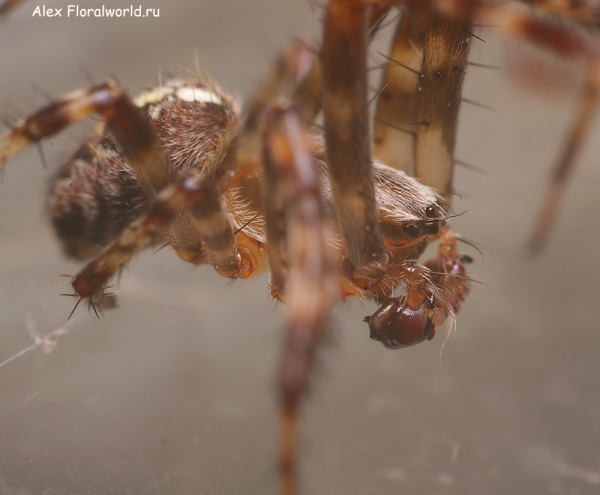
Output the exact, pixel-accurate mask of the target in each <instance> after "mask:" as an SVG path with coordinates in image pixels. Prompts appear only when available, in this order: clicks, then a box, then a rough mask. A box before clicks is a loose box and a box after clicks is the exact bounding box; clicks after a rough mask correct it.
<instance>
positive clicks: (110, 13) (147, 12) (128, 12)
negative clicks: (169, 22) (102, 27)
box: [32, 5, 160, 17]
mask: <svg viewBox="0 0 600 495" xmlns="http://www.w3.org/2000/svg"><path fill="white" fill-rule="evenodd" d="M63 10H64V9H63V8H49V7H46V6H45V5H41V6H39V5H38V6H37V7H35V9H34V10H33V14H32V16H33V17H160V9H144V8H143V7H142V6H141V5H139V6H137V7H134V6H133V5H130V6H129V7H125V8H117V9H115V8H108V7H105V6H104V5H102V6H101V7H96V8H81V7H79V5H68V6H67V11H66V12H63ZM63 14H64V16H63Z"/></svg>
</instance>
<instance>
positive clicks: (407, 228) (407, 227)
mask: <svg viewBox="0 0 600 495" xmlns="http://www.w3.org/2000/svg"><path fill="white" fill-rule="evenodd" d="M402 230H404V232H405V233H406V234H408V235H409V236H410V237H419V235H420V234H421V229H419V227H417V226H416V225H415V224H414V223H406V224H404V225H403V226H402Z"/></svg>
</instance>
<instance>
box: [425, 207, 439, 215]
mask: <svg viewBox="0 0 600 495" xmlns="http://www.w3.org/2000/svg"><path fill="white" fill-rule="evenodd" d="M425 215H426V216H427V218H435V217H436V216H437V209H436V208H435V207H434V206H428V207H427V208H425Z"/></svg>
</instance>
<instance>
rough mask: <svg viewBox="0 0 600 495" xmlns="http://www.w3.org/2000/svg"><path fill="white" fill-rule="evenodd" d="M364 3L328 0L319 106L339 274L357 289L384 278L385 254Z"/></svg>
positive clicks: (366, 11)
mask: <svg viewBox="0 0 600 495" xmlns="http://www.w3.org/2000/svg"><path fill="white" fill-rule="evenodd" d="M368 22H369V5H368V4H367V3H365V2H364V1H363V0H351V1H346V0H331V1H330V2H329V3H328V4H327V7H326V11H325V25H324V34H323V48H322V64H323V108H324V115H325V140H326V145H327V164H328V172H329V178H330V183H331V189H332V195H333V203H334V205H335V214H336V219H337V223H338V226H339V231H340V234H341V235H342V238H343V240H344V245H345V248H346V252H347V253H348V254H347V259H346V260H344V265H343V270H344V272H345V274H346V275H347V276H348V278H349V279H351V280H353V281H355V283H356V284H358V285H360V286H363V287H370V286H374V285H376V284H377V283H378V282H379V281H380V280H381V279H382V278H383V276H384V274H385V269H386V267H387V264H388V253H387V251H386V249H385V246H384V244H383V239H382V236H381V229H380V226H379V223H378V219H377V211H376V204H375V193H374V186H373V169H372V161H371V138H370V131H369V117H368V104H367V76H366V60H367V59H366V57H367V30H368Z"/></svg>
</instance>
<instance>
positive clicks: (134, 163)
mask: <svg viewBox="0 0 600 495" xmlns="http://www.w3.org/2000/svg"><path fill="white" fill-rule="evenodd" d="M94 113H95V114H97V115H99V116H100V117H102V118H103V119H104V120H105V121H106V125H107V126H108V128H109V129H110V131H111V133H112V134H113V135H114V136H115V137H116V139H117V141H118V143H119V145H120V146H121V148H122V150H123V152H124V154H125V157H126V158H127V161H128V163H129V164H130V165H131V167H132V168H133V169H134V171H135V173H136V175H137V177H138V179H139V180H140V183H141V184H142V187H143V188H144V191H145V193H146V194H147V196H148V197H149V198H151V197H153V196H154V195H155V192H156V191H159V190H160V189H162V188H163V187H164V186H166V185H167V184H168V183H169V182H171V180H172V178H173V171H172V169H171V166H170V164H169V160H168V158H167V156H166V155H165V154H164V152H163V150H162V148H161V145H160V143H159V141H158V138H157V137H156V135H155V133H154V131H152V129H151V128H150V126H149V124H148V122H147V121H146V119H145V118H144V117H143V115H142V114H141V112H140V110H139V108H137V107H136V106H135V105H134V103H133V102H132V101H131V99H130V98H129V97H128V96H127V95H126V94H125V93H124V92H123V90H122V89H121V88H120V87H119V86H118V85H117V84H116V83H115V82H112V81H108V82H105V83H102V84H99V85H97V86H94V87H92V88H90V89H86V90H79V91H74V92H72V93H70V94H68V95H66V96H65V97H64V98H63V99H62V100H59V101H56V102H52V103H50V104H49V105H47V106H45V107H44V108H42V109H41V110H39V111H38V112H36V113H35V114H33V115H31V116H30V117H28V118H27V119H25V121H23V122H21V123H20V124H18V125H17V126H16V127H14V128H13V129H12V130H11V131H10V132H9V133H7V134H5V135H4V136H2V137H0V166H1V165H2V164H3V163H4V162H5V161H6V160H8V159H9V158H10V157H12V156H14V155H16V154H17V153H19V152H20V151H22V150H23V149H24V148H26V147H27V146H29V145H31V144H33V143H36V142H38V141H40V140H41V139H44V138H47V137H50V136H53V135H54V134H56V133H58V132H60V131H61V130H63V129H64V128H65V127H67V126H68V125H70V124H74V123H76V122H79V121H81V120H83V119H86V118H88V117H89V116H90V115H92V114H94Z"/></svg>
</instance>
